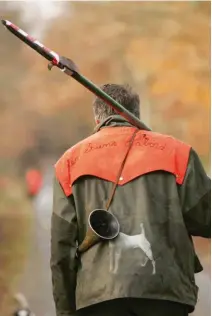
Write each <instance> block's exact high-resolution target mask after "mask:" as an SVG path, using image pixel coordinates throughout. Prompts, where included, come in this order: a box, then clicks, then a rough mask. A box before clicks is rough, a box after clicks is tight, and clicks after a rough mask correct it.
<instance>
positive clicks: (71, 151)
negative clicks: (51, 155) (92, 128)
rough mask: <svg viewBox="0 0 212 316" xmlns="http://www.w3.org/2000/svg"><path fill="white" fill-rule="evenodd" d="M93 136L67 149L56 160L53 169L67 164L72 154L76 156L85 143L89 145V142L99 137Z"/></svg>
mask: <svg viewBox="0 0 212 316" xmlns="http://www.w3.org/2000/svg"><path fill="white" fill-rule="evenodd" d="M97 134H98V133H96V134H93V135H90V136H88V137H86V138H84V139H83V140H81V141H79V142H77V143H76V144H75V145H73V146H71V147H70V148H68V149H67V150H66V151H65V152H64V153H63V154H62V156H61V157H60V158H59V159H58V160H57V162H56V163H55V167H56V168H57V167H58V166H59V165H61V164H64V163H65V162H67V161H68V160H70V159H71V157H72V156H74V154H76V153H77V152H79V151H80V149H81V148H82V147H83V146H84V145H85V144H87V143H89V142H90V141H92V140H94V139H96V138H98V137H99V135H97Z"/></svg>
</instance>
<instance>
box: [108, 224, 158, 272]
mask: <svg viewBox="0 0 212 316" xmlns="http://www.w3.org/2000/svg"><path fill="white" fill-rule="evenodd" d="M140 227H141V234H139V235H134V236H129V235H126V234H123V233H120V234H119V236H118V237H117V238H116V239H115V240H114V241H110V242H109V248H110V271H111V272H112V273H117V271H118V266H119V261H120V259H121V255H122V252H123V251H127V250H130V249H137V248H138V249H140V250H141V251H142V253H144V254H145V259H144V261H143V262H141V266H142V267H144V266H146V264H147V262H148V260H150V261H151V263H152V267H153V269H152V274H155V273H156V267H155V261H154V258H153V254H152V250H151V245H150V243H149V241H148V240H147V238H146V235H145V230H144V225H143V223H141V224H140Z"/></svg>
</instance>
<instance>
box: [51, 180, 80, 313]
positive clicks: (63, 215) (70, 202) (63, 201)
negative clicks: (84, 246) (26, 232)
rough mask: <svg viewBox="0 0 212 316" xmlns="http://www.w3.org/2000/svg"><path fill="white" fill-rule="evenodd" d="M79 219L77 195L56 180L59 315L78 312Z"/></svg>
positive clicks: (54, 254) (54, 253)
mask: <svg viewBox="0 0 212 316" xmlns="http://www.w3.org/2000/svg"><path fill="white" fill-rule="evenodd" d="M76 245H77V220H76V212H75V207H74V199H73V196H72V195H70V196H69V197H67V196H66V195H65V193H64V191H63V189H62V187H61V185H60V183H59V182H58V180H57V179H56V178H55V179H54V191H53V213H52V222H51V271H52V286H53V297H54V301H55V307H56V314H57V316H72V315H75V310H76V308H75V288H76V274H77V259H76Z"/></svg>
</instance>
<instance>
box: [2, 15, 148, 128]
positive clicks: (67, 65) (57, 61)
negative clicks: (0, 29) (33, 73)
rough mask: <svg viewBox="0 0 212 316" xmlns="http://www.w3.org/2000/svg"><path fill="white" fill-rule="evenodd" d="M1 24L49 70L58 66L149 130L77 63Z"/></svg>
mask: <svg viewBox="0 0 212 316" xmlns="http://www.w3.org/2000/svg"><path fill="white" fill-rule="evenodd" d="M2 24H3V25H4V26H5V27H6V28H7V29H8V30H9V31H10V32H11V33H12V34H14V35H15V36H16V37H18V38H19V39H20V40H22V41H23V42H24V43H25V44H27V45H28V46H30V47H31V48H32V49H34V50H35V51H36V52H37V53H39V54H40V55H42V56H43V57H44V58H46V59H47V60H49V61H50V63H49V64H48V69H49V70H51V69H52V67H54V66H55V67H58V68H59V69H60V70H61V71H62V72H64V73H65V74H66V75H68V76H70V77H72V78H73V79H75V80H76V81H78V82H79V83H80V84H82V85H83V86H84V87H85V88H87V89H88V90H90V91H91V92H93V93H94V94H95V95H96V96H97V97H99V98H100V99H102V100H103V101H104V102H105V103H107V104H108V105H109V106H110V107H112V108H113V109H114V111H115V112H116V113H118V114H119V115H121V116H123V117H124V118H125V119H126V120H127V121H129V122H130V123H131V124H132V125H134V126H135V127H137V128H139V129H143V130H147V131H150V130H151V129H150V128H149V127H147V126H146V125H145V124H144V123H143V122H142V121H140V120H139V119H138V118H137V117H136V116H134V115H133V114H132V113H131V112H129V111H128V110H127V109H125V108H124V107H123V106H122V105H121V104H119V103H118V102H117V101H116V100H114V99H113V98H111V97H110V96H109V95H108V94H107V93H105V92H104V91H102V90H101V89H100V88H99V87H97V86H96V85H95V84H94V83H93V82H91V81H90V80H88V79H87V78H86V77H84V76H83V75H82V74H80V72H79V69H78V67H77V65H76V64H75V63H74V62H73V61H72V60H71V59H69V58H66V57H64V56H60V55H58V54H57V53H55V52H54V51H53V50H51V49H49V48H47V47H45V46H44V45H43V44H42V43H40V42H39V41H38V40H36V39H35V38H33V37H31V36H30V35H29V34H27V33H26V32H25V31H23V30H22V29H20V28H19V27H18V26H16V25H15V24H13V23H12V22H10V21H8V20H2Z"/></svg>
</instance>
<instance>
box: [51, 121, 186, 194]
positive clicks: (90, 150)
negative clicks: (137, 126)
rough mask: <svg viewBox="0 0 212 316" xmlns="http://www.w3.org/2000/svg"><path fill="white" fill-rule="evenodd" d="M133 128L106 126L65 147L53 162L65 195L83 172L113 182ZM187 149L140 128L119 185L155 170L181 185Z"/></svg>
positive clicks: (171, 140) (177, 142) (180, 143)
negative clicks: (65, 150) (63, 152)
mask: <svg viewBox="0 0 212 316" xmlns="http://www.w3.org/2000/svg"><path fill="white" fill-rule="evenodd" d="M133 131H134V128H132V127H107V128H104V129H102V130H100V131H99V132H98V133H96V134H94V135H92V136H90V137H88V138H86V139H85V140H83V141H82V142H80V143H78V144H76V145H75V146H74V147H72V148H71V149H69V150H68V151H67V152H66V153H65V154H64V155H63V156H62V157H61V158H60V159H59V160H58V162H57V163H56V165H55V170H56V177H57V179H58V180H59V182H60V184H61V186H62V187H63V190H64V192H65V194H66V196H68V195H70V194H71V193H72V185H73V183H74V182H75V181H76V180H77V179H78V178H79V177H82V176H85V175H91V176H94V177H98V178H102V179H104V180H108V181H111V182H115V180H116V177H117V173H118V170H119V168H120V165H121V163H122V160H123V158H124V156H125V153H126V151H127V147H128V145H129V140H130V138H131V136H132V133H133ZM190 148H191V147H190V146H188V145H186V144H185V143H183V142H181V141H179V140H177V139H175V138H173V137H170V136H166V135H161V134H157V133H153V132H147V131H143V130H141V131H140V132H138V134H137V136H136V138H135V140H134V144H133V147H132V149H131V151H130V153H129V156H128V158H127V161H126V164H125V166H124V169H123V172H122V176H121V177H120V181H119V185H124V184H126V183H127V182H129V181H131V180H133V179H135V178H137V177H139V176H142V175H144V174H146V173H149V172H154V171H158V170H163V171H166V172H169V173H172V174H174V175H175V177H176V182H177V183H178V184H182V183H183V180H184V177H185V173H186V169H187V164H188V159H189V153H190Z"/></svg>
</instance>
